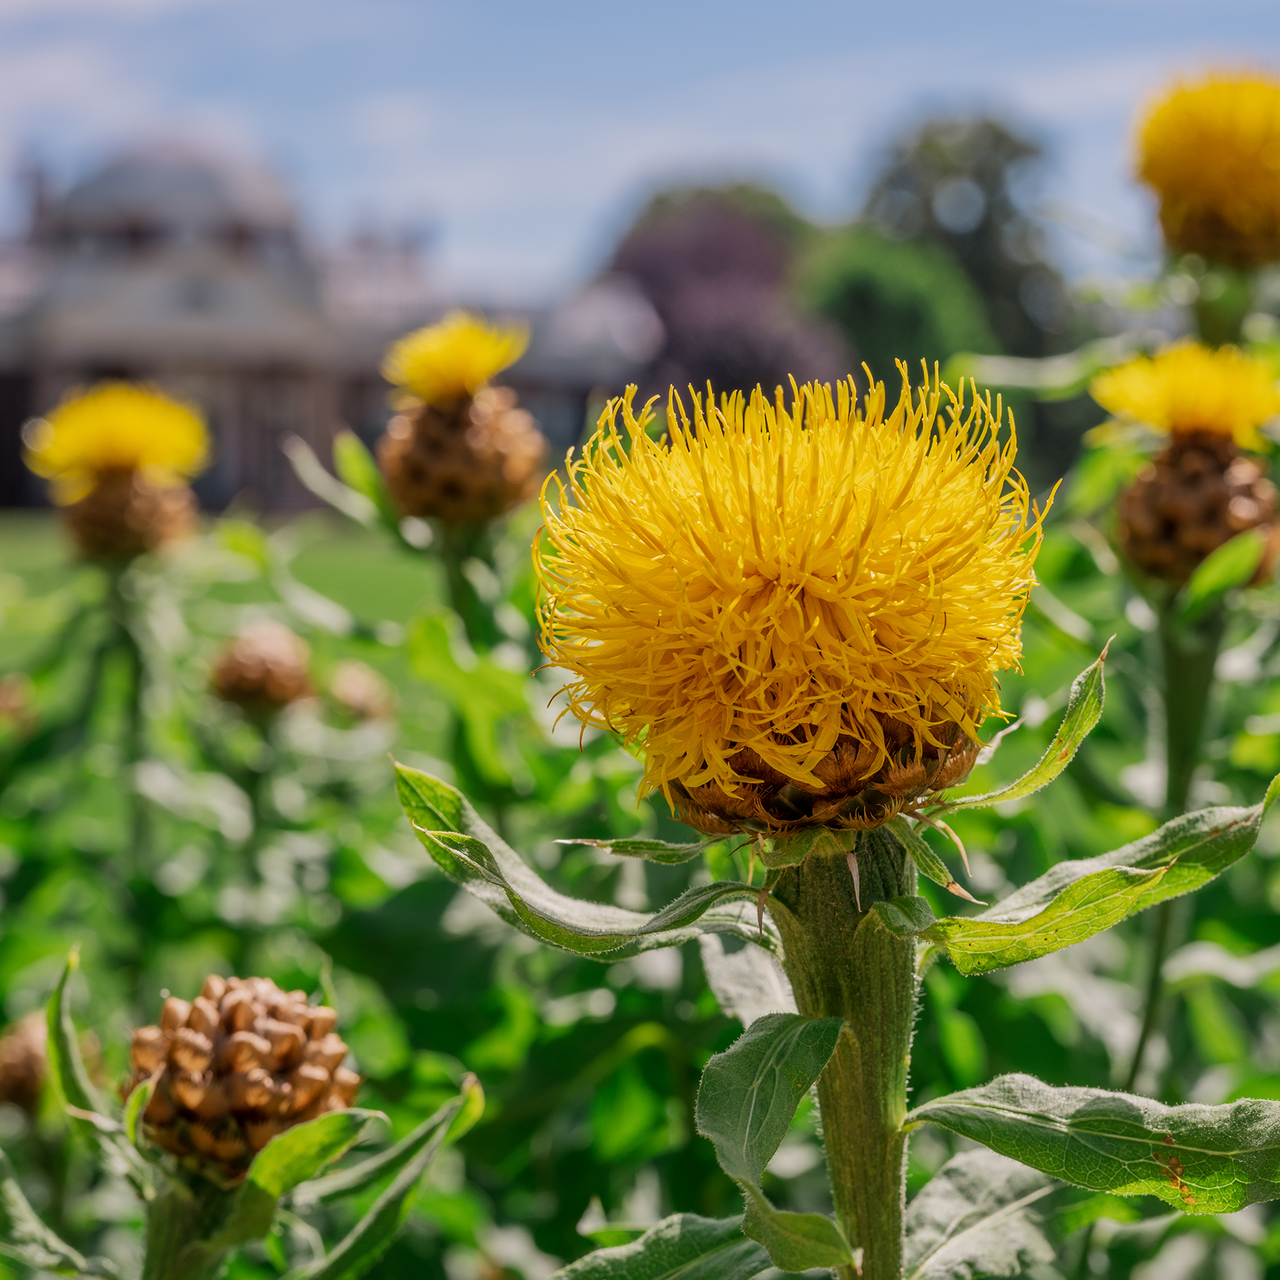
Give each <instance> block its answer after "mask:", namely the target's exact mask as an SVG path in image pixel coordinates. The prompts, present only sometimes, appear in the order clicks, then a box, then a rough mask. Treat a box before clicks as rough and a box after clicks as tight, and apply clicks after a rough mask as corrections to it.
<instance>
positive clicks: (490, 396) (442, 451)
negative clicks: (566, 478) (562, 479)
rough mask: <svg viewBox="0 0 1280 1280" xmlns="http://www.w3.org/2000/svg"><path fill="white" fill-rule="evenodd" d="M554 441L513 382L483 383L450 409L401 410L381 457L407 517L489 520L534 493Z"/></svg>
mask: <svg viewBox="0 0 1280 1280" xmlns="http://www.w3.org/2000/svg"><path fill="white" fill-rule="evenodd" d="M546 451H547V441H546V439H545V437H544V436H543V435H542V433H541V432H540V431H539V430H538V428H537V425H536V423H535V422H534V420H533V418H532V417H531V416H530V415H529V414H528V413H527V412H526V411H525V410H523V409H519V408H517V407H516V394H515V392H514V391H512V390H510V389H509V388H507V387H482V388H481V389H480V390H479V391H477V392H476V394H475V396H474V397H473V398H467V397H464V398H463V399H461V400H460V401H458V402H456V403H455V404H454V405H452V406H450V407H448V408H437V407H433V406H431V405H417V406H415V407H412V408H408V409H406V410H404V411H403V412H401V413H399V414H397V415H396V416H395V417H394V418H392V420H391V421H390V422H389V423H388V424H387V432H386V435H384V436H383V437H382V439H381V440H380V441H379V442H378V464H379V466H380V467H381V468H382V474H383V475H384V476H385V477H386V481H387V488H388V489H389V490H390V491H391V495H392V497H393V498H394V499H395V501H396V505H397V506H398V507H399V508H400V511H401V512H402V514H404V515H407V516H426V517H431V518H434V519H438V520H440V521H441V522H442V523H444V524H447V525H461V524H483V523H486V522H488V521H490V520H493V519H495V518H496V517H498V516H500V515H502V514H503V513H504V512H506V511H510V510H511V509H512V508H513V507H516V506H518V505H519V504H520V503H521V502H524V501H525V500H526V499H528V498H531V497H532V496H533V495H534V494H535V493H536V492H537V490H538V485H539V483H540V481H541V479H542V476H543V474H544V471H543V466H542V460H543V458H544V457H545V455H546Z"/></svg>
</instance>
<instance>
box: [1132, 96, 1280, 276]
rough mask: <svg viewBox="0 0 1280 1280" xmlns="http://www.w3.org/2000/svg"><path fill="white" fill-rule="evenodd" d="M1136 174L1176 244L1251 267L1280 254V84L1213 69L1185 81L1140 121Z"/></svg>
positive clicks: (1172, 245) (1187, 250)
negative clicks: (1212, 72)
mask: <svg viewBox="0 0 1280 1280" xmlns="http://www.w3.org/2000/svg"><path fill="white" fill-rule="evenodd" d="M1139 153H1140V154H1139V163H1138V172H1139V176H1140V177H1141V178H1142V180H1143V181H1144V182H1146V183H1147V184H1148V185H1150V186H1151V187H1153V188H1154V189H1155V191H1156V194H1157V195H1158V196H1159V197H1160V225H1161V227H1162V228H1163V230H1164V236H1165V240H1166V242H1167V243H1168V245H1169V247H1170V248H1171V249H1174V250H1176V251H1178V252H1180V253H1200V254H1203V255H1204V256H1205V257H1206V258H1208V259H1210V260H1211V261H1215V262H1224V263H1228V264H1231V265H1233V266H1239V267H1252V266H1259V265H1261V264H1262V263H1266V262H1274V261H1276V260H1277V259H1280V83H1278V82H1277V81H1276V80H1275V79H1274V78H1272V77H1270V76H1262V75H1239V74H1237V75H1216V76H1212V77H1210V78H1209V79H1207V80H1204V81H1202V82H1201V83H1199V84H1193V85H1180V86H1179V87H1177V88H1176V89H1174V90H1173V92H1171V93H1169V94H1168V95H1166V96H1165V97H1164V98H1163V99H1161V100H1160V101H1159V102H1158V103H1157V104H1156V105H1155V106H1154V107H1153V108H1152V110H1151V111H1150V112H1149V114H1148V115H1147V118H1146V120H1145V121H1144V122H1143V124H1142V128H1141V134H1140V139H1139Z"/></svg>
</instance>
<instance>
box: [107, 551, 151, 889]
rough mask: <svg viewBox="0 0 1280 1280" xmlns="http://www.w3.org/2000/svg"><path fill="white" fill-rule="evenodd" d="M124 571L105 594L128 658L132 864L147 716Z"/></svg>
mask: <svg viewBox="0 0 1280 1280" xmlns="http://www.w3.org/2000/svg"><path fill="white" fill-rule="evenodd" d="M123 577H124V570H123V569H116V570H113V571H112V573H111V581H110V586H109V588H108V593H107V607H108V609H109V610H110V613H111V618H112V622H113V623H114V625H115V628H116V634H117V635H118V637H119V640H120V644H121V646H122V647H123V649H124V652H125V655H126V658H127V661H128V664H129V665H128V692H127V694H126V697H125V709H124V715H125V722H124V733H123V734H122V751H121V756H122V760H123V766H124V769H123V772H124V775H125V776H124V782H125V790H126V794H127V795H128V797H129V805H130V820H129V826H130V842H129V843H130V848H131V849H132V851H133V857H134V865H135V866H137V865H140V863H141V860H142V858H143V853H144V848H145V845H146V844H147V809H146V803H145V801H144V800H143V798H142V793H141V792H140V791H139V790H138V787H137V782H136V779H135V777H134V774H135V772H136V770H137V766H138V764H139V762H140V761H141V760H142V759H143V758H144V756H145V755H146V716H145V715H144V712H143V699H144V696H145V694H146V679H147V676H146V663H145V660H144V658H143V654H142V646H141V645H140V644H139V643H138V637H137V635H136V633H135V630H134V622H135V617H134V615H135V612H136V611H135V608H134V604H133V602H132V601H131V600H130V599H129V597H128V596H127V595H126V593H125V592H124V590H123V589H122V587H123V582H122V580H123Z"/></svg>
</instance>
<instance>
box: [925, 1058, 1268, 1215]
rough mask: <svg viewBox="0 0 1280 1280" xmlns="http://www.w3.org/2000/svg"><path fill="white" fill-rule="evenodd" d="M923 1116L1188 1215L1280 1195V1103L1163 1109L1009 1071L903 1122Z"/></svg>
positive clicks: (1051, 1169)
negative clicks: (1165, 1204) (1062, 1087)
mask: <svg viewBox="0 0 1280 1280" xmlns="http://www.w3.org/2000/svg"><path fill="white" fill-rule="evenodd" d="M925 1121H928V1122H929V1123H930V1124H936V1125H939V1126H940V1127H942V1128H944V1129H949V1130H951V1132H953V1133H958V1134H960V1135H961V1136H963V1137H966V1138H970V1139H972V1140H973V1141H974V1142H980V1143H982V1144H983V1145H984V1146H987V1147H990V1148H991V1149H992V1150H993V1151H998V1152H999V1153H1000V1154H1001V1155H1006V1156H1010V1157H1011V1158H1013V1159H1015V1160H1019V1161H1021V1162H1022V1163H1023V1164H1026V1165H1030V1166H1031V1167H1032V1168H1033V1169H1038V1170H1040V1172H1041V1173H1046V1174H1048V1175H1049V1176H1050V1177H1054V1178H1061V1179H1062V1180H1063V1181H1064V1182H1070V1183H1072V1184H1074V1185H1075V1186H1078V1187H1087V1188H1088V1189H1089V1190H1091V1191H1107V1192H1111V1193H1113V1194H1115V1195H1122V1196H1137V1195H1151V1196H1158V1197H1159V1198H1160V1199H1161V1200H1164V1201H1165V1202H1166V1203H1168V1204H1171V1205H1173V1206H1174V1207H1175V1208H1178V1209H1181V1210H1182V1211H1183V1212H1184V1213H1191V1214H1205V1213H1234V1212H1235V1211H1236V1210H1237V1209H1243V1208H1244V1207H1245V1206H1246V1205H1250V1204H1255V1203H1257V1202H1258V1201H1263V1200H1276V1199H1280V1102H1264V1101H1259V1100H1257V1099H1248V1100H1246V1101H1243V1102H1233V1103H1229V1104H1227V1105H1225V1106H1204V1105H1201V1104H1199V1103H1187V1104H1184V1105H1182V1106H1177V1107H1166V1106H1164V1105H1163V1104H1162V1103H1159V1102H1154V1101H1152V1100H1151V1099H1150V1098H1136V1097H1134V1096H1132V1095H1131V1094H1127V1093H1111V1092H1109V1091H1107V1090H1105V1089H1075V1088H1070V1089H1065V1088H1064V1089H1058V1088H1054V1087H1053V1086H1051V1085H1047V1084H1044V1083H1042V1082H1041V1081H1039V1080H1036V1079H1034V1078H1033V1077H1032V1076H1024V1075H1011V1076H1000V1077H998V1078H997V1079H995V1080H993V1081H992V1082H991V1083H990V1084H987V1085H983V1086H982V1087H980V1088H977V1089H966V1090H964V1091H963V1092H961V1093H953V1094H950V1095H949V1096H947V1097H945V1098H937V1099H935V1100H934V1101H932V1102H926V1103H925V1104H924V1105H923V1106H921V1107H917V1108H916V1109H915V1110H914V1111H912V1112H911V1113H910V1115H908V1116H907V1120H906V1123H907V1125H909V1126H914V1125H917V1124H921V1123H923V1122H925Z"/></svg>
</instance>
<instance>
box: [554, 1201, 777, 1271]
mask: <svg viewBox="0 0 1280 1280" xmlns="http://www.w3.org/2000/svg"><path fill="white" fill-rule="evenodd" d="M768 1270H770V1263H769V1255H768V1254H767V1253H765V1251H764V1250H763V1249H762V1248H761V1247H760V1246H759V1245H758V1244H756V1243H755V1242H754V1241H752V1240H748V1239H747V1238H746V1237H745V1236H744V1235H743V1234H742V1219H741V1218H720V1219H716V1218H700V1217H699V1216H698V1215H697V1214H695V1213H677V1214H675V1215H674V1216H673V1217H670V1218H664V1219H663V1220H662V1221H661V1222H660V1223H658V1225H657V1226H656V1227H652V1228H650V1229H649V1230H648V1231H646V1232H645V1233H644V1235H642V1236H641V1237H640V1239H639V1240H635V1241H633V1242H632V1243H631V1244H621V1245H617V1246H615V1247H614V1248H612V1249H597V1250H596V1252H595V1253H589V1254H587V1256H586V1257H585V1258H579V1259H578V1261H577V1262H571V1263H570V1264H569V1265H568V1266H567V1267H562V1268H561V1269H560V1270H559V1271H557V1272H556V1273H555V1275H554V1276H553V1277H552V1280H753V1278H754V1277H755V1276H758V1275H761V1274H762V1273H764V1272H765V1271H768Z"/></svg>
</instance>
